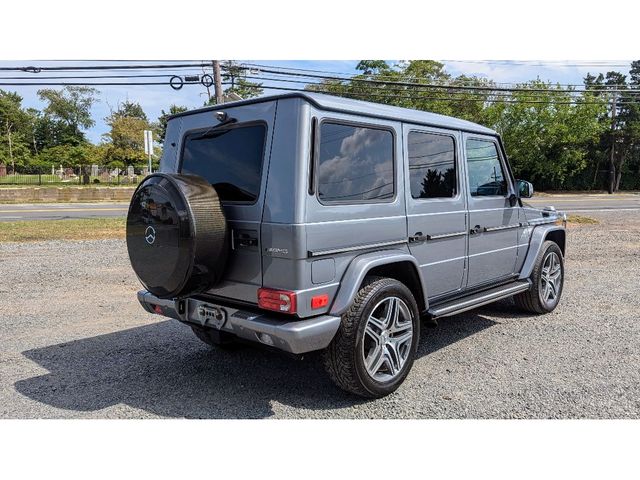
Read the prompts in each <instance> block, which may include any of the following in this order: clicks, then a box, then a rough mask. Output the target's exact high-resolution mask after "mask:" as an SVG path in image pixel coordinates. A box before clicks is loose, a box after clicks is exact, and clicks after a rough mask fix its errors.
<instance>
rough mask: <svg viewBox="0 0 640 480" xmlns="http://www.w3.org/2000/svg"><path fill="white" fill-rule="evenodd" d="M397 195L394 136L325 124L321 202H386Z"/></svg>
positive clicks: (320, 169) (320, 162)
mask: <svg viewBox="0 0 640 480" xmlns="http://www.w3.org/2000/svg"><path fill="white" fill-rule="evenodd" d="M393 195H394V187H393V134H392V133H391V132H390V131H389V130H382V129H379V128H367V127H358V126H353V125H342V124H338V123H329V122H323V123H322V125H321V127H320V151H319V156H318V197H319V198H320V200H322V201H323V202H362V201H384V200H387V199H391V198H393Z"/></svg>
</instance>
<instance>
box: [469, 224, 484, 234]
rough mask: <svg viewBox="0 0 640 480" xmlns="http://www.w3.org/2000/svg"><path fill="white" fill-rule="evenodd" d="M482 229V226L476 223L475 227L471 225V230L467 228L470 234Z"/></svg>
mask: <svg viewBox="0 0 640 480" xmlns="http://www.w3.org/2000/svg"><path fill="white" fill-rule="evenodd" d="M481 231H482V227H481V226H480V225H476V226H475V227H473V228H472V229H471V230H469V233H470V234H471V235H477V234H478V233H480V232H481Z"/></svg>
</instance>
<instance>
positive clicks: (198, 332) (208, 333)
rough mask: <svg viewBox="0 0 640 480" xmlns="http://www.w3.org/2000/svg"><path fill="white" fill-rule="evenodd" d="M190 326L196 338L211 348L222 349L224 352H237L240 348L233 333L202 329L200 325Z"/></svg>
mask: <svg viewBox="0 0 640 480" xmlns="http://www.w3.org/2000/svg"><path fill="white" fill-rule="evenodd" d="M189 326H190V327H191V330H192V331H193V333H194V334H195V336H196V337H198V338H199V339H200V340H202V341H203V342H204V343H206V344H207V345H209V346H211V347H214V348H221V349H223V350H235V349H236V348H238V346H240V343H239V342H238V341H237V338H236V336H235V335H233V334H232V333H229V332H224V331H220V330H215V329H213V328H206V327H201V326H199V325H189Z"/></svg>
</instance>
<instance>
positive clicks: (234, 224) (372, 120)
mask: <svg viewBox="0 0 640 480" xmlns="http://www.w3.org/2000/svg"><path fill="white" fill-rule="evenodd" d="M221 110H222V111H225V112H226V113H227V114H228V115H229V117H233V118H236V119H237V120H238V124H242V123H243V122H254V121H261V122H264V123H265V124H266V126H267V135H266V137H267V138H266V142H265V154H264V164H263V174H262V184H261V189H260V194H259V198H258V200H257V202H256V203H255V204H252V205H243V204H225V205H224V209H225V214H226V216H227V220H228V222H229V226H230V228H231V230H232V231H233V237H234V239H236V240H237V241H236V242H235V243H234V246H233V248H232V251H231V253H230V256H229V261H228V268H227V272H226V274H225V279H224V280H223V282H221V283H220V284H218V285H217V286H216V287H215V288H213V289H211V290H210V291H208V292H207V293H206V295H205V296H204V298H209V299H210V300H211V301H212V302H216V303H217V304H218V305H225V302H228V303H230V304H233V303H234V302H243V303H244V304H250V305H254V306H257V289H258V288H259V287H267V288H275V289H283V290H292V291H295V292H296V293H297V303H298V314H297V315H298V317H300V318H304V319H309V320H310V321H311V320H312V319H313V318H316V317H317V318H322V322H321V323H322V324H323V328H324V330H323V331H324V332H325V337H323V338H326V325H327V318H338V317H339V315H341V314H342V313H343V312H344V311H345V310H346V309H347V308H348V307H349V305H350V304H351V302H352V300H353V297H354V295H355V294H356V292H357V291H358V289H359V286H360V285H361V283H362V280H363V279H364V277H365V276H366V275H367V273H368V272H369V271H370V270H371V269H372V268H376V267H378V268H379V267H381V266H382V265H394V264H399V263H400V262H404V263H402V265H403V266H404V267H403V268H412V269H414V271H415V273H416V274H417V278H418V286H417V288H419V289H420V291H421V292H422V298H423V299H424V301H422V302H421V304H420V305H419V306H420V308H421V309H422V310H423V311H426V310H427V309H428V308H429V305H430V304H437V303H438V302H440V301H445V300H450V299H451V298H454V297H456V296H461V295H464V294H465V293H467V292H468V291H470V290H473V289H482V288H484V287H487V288H488V287H491V286H495V285H497V284H499V283H500V282H505V281H509V280H515V279H517V278H526V277H528V275H529V274H530V270H531V266H532V265H533V262H534V260H535V257H536V256H537V253H538V250H539V248H540V247H541V245H542V242H543V241H544V239H545V238H546V236H547V234H548V233H549V232H550V231H554V230H558V229H560V230H562V229H561V228H560V227H557V226H555V225H550V224H551V223H554V222H555V221H556V220H557V213H556V212H549V211H541V210H536V209H532V208H527V207H522V206H520V202H519V201H518V202H517V204H515V205H514V206H512V205H511V203H510V199H509V196H510V195H511V194H515V193H516V189H515V185H514V179H513V178H512V176H511V174H509V175H507V177H508V178H507V183H508V190H509V191H508V194H507V195H505V196H494V197H472V196H471V195H470V194H469V187H468V180H467V179H468V175H467V166H466V157H465V151H464V150H465V149H464V145H465V142H466V140H467V138H476V139H483V140H489V141H492V142H495V143H496V145H497V147H498V151H499V152H500V155H501V157H502V158H501V161H502V162H503V165H504V168H505V170H506V171H507V172H510V169H509V166H508V162H507V160H506V158H505V156H504V150H503V148H502V145H501V143H500V139H499V136H498V135H497V133H496V132H494V131H493V130H490V129H488V128H485V127H483V126H481V125H477V124H474V123H471V122H467V121H464V120H460V119H456V118H451V117H446V116H442V115H437V114H432V113H427V112H420V111H415V110H409V109H404V108H398V107H392V106H388V105H379V104H374V103H368V102H361V101H357V100H350V99H343V98H338V97H332V96H327V95H321V94H312V93H309V94H306V93H305V94H290V95H281V96H275V97H267V98H261V99H255V100H251V101H243V102H235V103H231V104H224V105H220V106H216V107H213V108H205V109H200V110H195V111H192V112H185V113H183V114H178V115H176V116H174V117H171V118H170V120H169V122H168V126H167V133H166V139H165V149H164V152H163V157H162V159H161V162H160V170H161V171H162V172H176V171H180V152H181V150H182V142H183V139H184V136H185V134H187V133H188V132H189V131H191V130H195V129H200V128H207V127H212V126H215V125H216V124H218V120H217V118H216V115H215V113H216V112H217V111H221ZM314 117H315V118H316V119H317V122H318V125H320V123H321V122H322V121H323V120H332V121H337V122H351V123H357V124H361V125H363V126H367V125H371V126H375V127H384V128H387V129H389V130H391V131H392V132H393V134H394V138H395V140H394V156H395V178H394V182H395V196H394V198H393V199H392V200H390V201H387V202H377V203H357V204H331V205H326V204H322V203H321V202H320V201H319V199H318V197H317V196H316V195H315V194H310V193H309V179H310V168H311V161H312V150H313V148H312V147H313V146H312V145H311V142H312V118H314ZM318 131H319V129H318ZM411 131H418V132H426V133H437V134H443V135H449V136H451V137H453V138H454V141H455V145H456V147H455V149H456V162H457V165H456V167H457V171H458V175H457V176H458V179H457V181H458V185H457V192H458V193H457V195H456V197H454V198H444V199H413V198H412V197H411V194H410V183H409V175H408V158H407V136H408V134H409V132H411ZM316 191H317V189H316ZM475 225H480V226H481V227H483V228H485V227H486V228H487V231H482V232H481V233H478V234H470V230H471V229H472V228H473V227H474V226H475ZM563 233H564V232H563ZM416 234H420V235H422V236H423V237H425V238H426V239H423V240H422V241H413V242H410V241H409V237H412V236H415V235H416ZM242 235H248V236H251V237H254V238H256V239H257V241H258V242H257V245H256V246H253V247H242V246H239V241H238V239H239V238H240V237H241V236H242ZM321 293H326V294H328V295H329V298H330V302H329V305H327V306H326V307H324V308H320V309H315V310H312V309H311V297H312V296H314V295H317V294H321ZM145 298H148V297H145ZM248 308H250V307H248ZM265 318H266V317H264V315H263V316H262V320H261V321H262V322H264V321H265ZM187 320H188V319H187ZM274 321H276V320H274ZM338 325H339V322H335V321H334V322H333V323H332V328H333V327H335V329H337V328H338ZM334 333H335V330H334ZM321 343H324V342H321ZM326 343H327V344H328V341H327V342H326ZM324 346H326V345H324ZM295 348H296V349H297V350H300V349H301V348H302V349H303V350H304V347H300V346H296V347H295ZM315 348H322V347H318V344H317V343H314V349H315Z"/></svg>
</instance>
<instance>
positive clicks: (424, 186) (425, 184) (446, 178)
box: [407, 132, 456, 198]
mask: <svg viewBox="0 0 640 480" xmlns="http://www.w3.org/2000/svg"><path fill="white" fill-rule="evenodd" d="M407 143H408V152H409V172H410V175H409V177H410V179H411V196H412V197H413V198H443V197H454V196H455V195H456V156H455V145H454V143H453V138H452V137H449V136H447V135H436V134H433V133H422V132H409V135H408V137H407Z"/></svg>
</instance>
